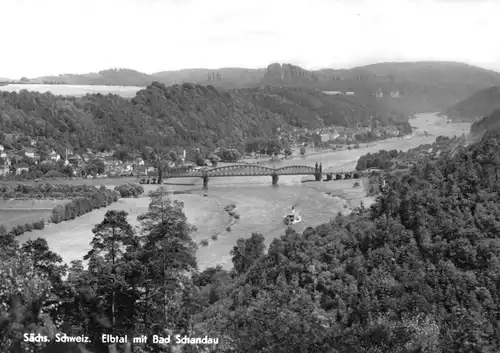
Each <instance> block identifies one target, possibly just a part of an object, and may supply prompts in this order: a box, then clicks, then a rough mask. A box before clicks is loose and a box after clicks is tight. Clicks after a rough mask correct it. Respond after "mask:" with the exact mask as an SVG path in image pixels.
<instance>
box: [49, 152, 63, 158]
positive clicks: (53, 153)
mask: <svg viewBox="0 0 500 353" xmlns="http://www.w3.org/2000/svg"><path fill="white" fill-rule="evenodd" d="M49 158H50V159H51V160H53V161H58V160H60V159H61V156H60V155H58V154H57V153H56V152H55V151H54V150H52V152H50V153H49Z"/></svg>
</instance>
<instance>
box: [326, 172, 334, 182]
mask: <svg viewBox="0 0 500 353" xmlns="http://www.w3.org/2000/svg"><path fill="white" fill-rule="evenodd" d="M332 179H333V175H332V173H328V174H327V175H326V181H332Z"/></svg>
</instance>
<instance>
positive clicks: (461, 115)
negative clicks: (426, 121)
mask: <svg viewBox="0 0 500 353" xmlns="http://www.w3.org/2000/svg"><path fill="white" fill-rule="evenodd" d="M495 109H500V86H495V87H489V88H486V89H483V90H480V91H478V92H476V93H474V94H473V95H472V96H470V97H468V98H467V99H464V100H463V101H461V102H459V103H457V104H455V105H453V106H451V107H449V108H448V109H446V110H445V111H444V114H445V115H447V116H448V117H450V118H452V119H454V118H455V119H473V118H477V117H482V116H486V115H489V114H490V113H491V112H493V111H494V110H495Z"/></svg>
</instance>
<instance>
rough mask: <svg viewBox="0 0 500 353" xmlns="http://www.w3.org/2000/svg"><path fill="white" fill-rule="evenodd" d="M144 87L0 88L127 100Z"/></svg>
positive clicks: (41, 85)
mask: <svg viewBox="0 0 500 353" xmlns="http://www.w3.org/2000/svg"><path fill="white" fill-rule="evenodd" d="M143 88H144V87H136V86H98V85H43V84H25V85H23V84H9V85H6V86H0V90H1V91H8V92H19V91H21V90H23V89H25V90H28V91H34V92H40V93H44V92H51V93H52V94H55V95H62V96H75V97H79V96H84V95H86V94H93V93H101V94H116V95H119V96H122V97H125V98H132V97H135V94H136V92H137V91H139V90H141V89H143Z"/></svg>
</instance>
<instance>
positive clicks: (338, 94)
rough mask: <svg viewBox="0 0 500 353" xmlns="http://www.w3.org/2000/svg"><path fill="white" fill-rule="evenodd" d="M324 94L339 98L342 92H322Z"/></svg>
mask: <svg viewBox="0 0 500 353" xmlns="http://www.w3.org/2000/svg"><path fill="white" fill-rule="evenodd" d="M323 93H324V94H327V95H329V96H341V95H342V92H340V91H323Z"/></svg>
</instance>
